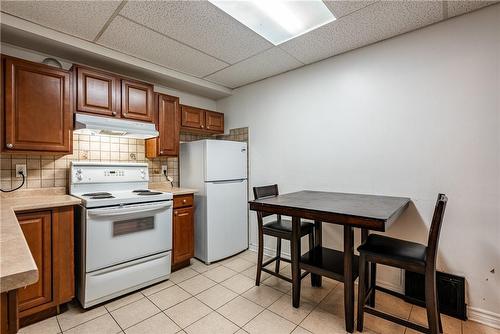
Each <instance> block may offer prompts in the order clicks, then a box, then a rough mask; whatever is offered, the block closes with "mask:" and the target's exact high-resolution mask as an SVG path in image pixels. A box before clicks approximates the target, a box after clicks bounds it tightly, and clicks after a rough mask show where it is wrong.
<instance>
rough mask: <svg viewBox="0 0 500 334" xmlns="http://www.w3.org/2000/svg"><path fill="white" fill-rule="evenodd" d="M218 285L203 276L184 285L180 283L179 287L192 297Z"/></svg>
mask: <svg viewBox="0 0 500 334" xmlns="http://www.w3.org/2000/svg"><path fill="white" fill-rule="evenodd" d="M215 284H216V283H215V282H214V281H212V280H211V279H209V278H207V277H205V276H203V275H198V276H195V277H193V278H190V279H188V280H185V281H183V282H182V283H179V284H178V285H179V287H181V288H182V289H184V290H186V291H187V292H189V293H190V294H192V295H196V294H198V293H200V292H202V291H204V290H206V289H208V288H210V287H212V286H214V285H215Z"/></svg>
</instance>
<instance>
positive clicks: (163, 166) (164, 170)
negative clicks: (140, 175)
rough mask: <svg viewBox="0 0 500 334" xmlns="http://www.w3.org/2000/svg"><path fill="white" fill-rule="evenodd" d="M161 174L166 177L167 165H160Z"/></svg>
mask: <svg viewBox="0 0 500 334" xmlns="http://www.w3.org/2000/svg"><path fill="white" fill-rule="evenodd" d="M161 173H162V174H163V175H165V176H166V175H168V173H167V165H162V166H161Z"/></svg>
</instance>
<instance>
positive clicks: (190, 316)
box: [164, 297, 212, 328]
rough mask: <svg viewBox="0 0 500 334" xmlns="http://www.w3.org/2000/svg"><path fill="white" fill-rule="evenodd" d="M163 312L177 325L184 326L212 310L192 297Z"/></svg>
mask: <svg viewBox="0 0 500 334" xmlns="http://www.w3.org/2000/svg"><path fill="white" fill-rule="evenodd" d="M164 312H165V314H166V315H168V316H169V318H170V319H172V320H173V321H175V323H176V324H177V325H179V326H180V327H181V328H185V327H187V326H189V325H191V324H192V323H193V322H195V321H197V320H199V319H201V318H203V317H204V316H206V315H207V314H209V313H210V312H212V309H211V308H210V307H208V306H206V305H205V304H203V303H202V302H200V301H199V300H198V299H196V298H194V297H193V298H190V299H187V300H185V301H183V302H182V303H179V304H177V305H175V306H172V307H171V308H169V309H168V310H165V311H164Z"/></svg>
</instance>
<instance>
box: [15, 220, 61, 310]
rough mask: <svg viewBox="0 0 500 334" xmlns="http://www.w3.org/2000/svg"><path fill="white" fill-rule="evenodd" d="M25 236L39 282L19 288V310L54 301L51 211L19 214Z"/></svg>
mask: <svg viewBox="0 0 500 334" xmlns="http://www.w3.org/2000/svg"><path fill="white" fill-rule="evenodd" d="M17 219H18V221H19V224H20V225H21V229H22V230H23V233H24V237H25V238H26V242H27V243H28V246H29V248H30V251H31V255H32V256H33V259H34V260H35V263H36V266H37V268H38V282H36V283H34V284H31V285H28V286H27V287H25V288H20V289H18V302H19V311H20V312H22V311H23V310H26V309H30V308H33V307H35V306H39V305H42V304H47V303H50V302H52V300H53V298H52V295H53V293H52V250H51V243H52V240H51V235H52V231H51V225H52V223H51V212H50V211H41V212H33V213H22V214H18V215H17Z"/></svg>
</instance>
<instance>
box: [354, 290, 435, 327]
mask: <svg viewBox="0 0 500 334" xmlns="http://www.w3.org/2000/svg"><path fill="white" fill-rule="evenodd" d="M356 295H357V294H356ZM375 308H377V309H379V310H381V311H383V312H387V313H391V314H393V315H396V316H398V317H400V318H403V319H409V317H410V312H411V309H412V304H409V303H407V302H405V301H404V300H402V299H401V298H397V297H394V296H391V295H389V294H387V293H384V292H380V291H377V292H376V295H375ZM426 318H427V316H426ZM426 323H427V322H426Z"/></svg>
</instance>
